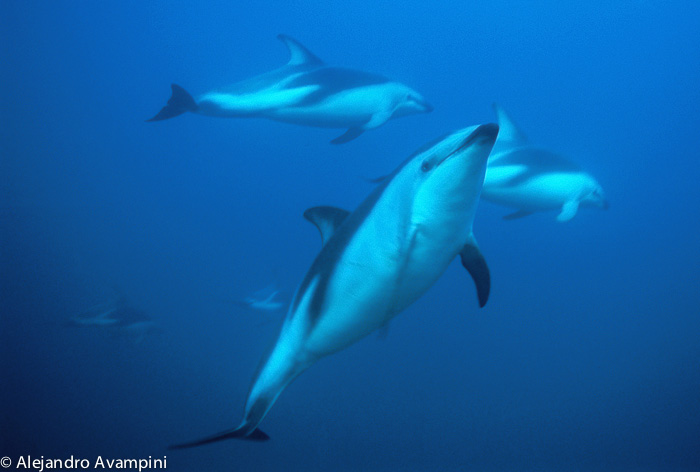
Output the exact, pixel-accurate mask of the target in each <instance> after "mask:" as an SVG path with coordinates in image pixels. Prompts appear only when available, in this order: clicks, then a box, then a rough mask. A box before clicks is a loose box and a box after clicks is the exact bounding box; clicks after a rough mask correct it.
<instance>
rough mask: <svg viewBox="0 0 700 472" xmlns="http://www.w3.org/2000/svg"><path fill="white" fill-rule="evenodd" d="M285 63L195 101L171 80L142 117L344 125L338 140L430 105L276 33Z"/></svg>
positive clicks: (397, 84)
mask: <svg viewBox="0 0 700 472" xmlns="http://www.w3.org/2000/svg"><path fill="white" fill-rule="evenodd" d="M277 37H278V38H279V39H280V40H282V42H284V44H285V45H286V46H287V48H288V49H289V53H290V56H291V57H290V59H289V62H288V63H287V64H286V65H285V66H283V67H281V68H279V69H276V70H273V71H271V72H267V73H265V74H261V75H258V76H255V77H252V78H250V79H247V80H243V81H241V82H238V83H236V84H234V85H232V86H230V87H227V88H223V89H220V90H216V91H212V92H208V93H205V94H204V95H202V96H200V97H198V98H197V99H196V100H195V99H194V98H192V96H191V95H190V94H189V93H187V92H186V91H185V89H183V88H182V87H180V86H179V85H176V84H172V96H171V97H170V100H168V104H167V105H166V106H165V107H163V109H162V110H160V111H159V112H158V114H157V115H156V116H154V117H153V118H151V119H149V120H146V121H160V120H167V119H169V118H173V117H175V116H178V115H180V114H182V113H185V112H187V111H189V112H192V113H198V114H200V115H207V116H217V117H238V118H244V117H247V118H254V117H259V118H269V119H271V120H276V121H284V122H287V123H294V124H299V125H306V126H317V127H322V128H348V129H347V131H346V132H345V133H344V134H343V135H341V136H339V137H337V138H335V139H334V140H332V141H331V142H332V143H333V144H342V143H346V142H348V141H351V140H353V139H355V138H357V137H358V136H360V135H361V134H362V133H363V132H364V131H366V130H368V129H373V128H377V127H379V126H381V125H383V124H384V123H386V122H387V121H389V120H390V119H391V118H398V117H401V116H406V115H411V114H414V113H426V112H429V111H431V110H432V106H430V104H428V102H426V101H425V99H424V98H423V97H422V96H421V95H420V94H419V93H418V92H416V91H415V90H413V89H411V88H409V87H408V86H406V85H404V84H402V83H400V82H395V81H392V80H389V79H387V78H384V77H382V76H379V75H374V74H370V73H367V72H362V71H358V70H353V69H344V68H340V67H330V66H327V65H325V64H324V63H323V62H322V61H321V60H320V59H319V58H318V57H316V56H315V55H314V54H312V53H311V52H310V51H309V50H308V49H306V48H305V47H304V46H302V45H301V44H300V43H299V42H298V41H296V40H294V39H292V38H290V37H289V36H285V35H279V36H277Z"/></svg>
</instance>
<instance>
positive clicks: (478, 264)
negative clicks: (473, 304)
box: [459, 234, 491, 308]
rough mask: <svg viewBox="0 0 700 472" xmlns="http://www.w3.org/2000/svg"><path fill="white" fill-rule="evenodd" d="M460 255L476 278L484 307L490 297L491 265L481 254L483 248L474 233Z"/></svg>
mask: <svg viewBox="0 0 700 472" xmlns="http://www.w3.org/2000/svg"><path fill="white" fill-rule="evenodd" d="M459 256H460V258H461V259H462V265H463V266H464V268H465V269H467V272H469V275H471V276H472V279H473V280H474V284H476V294H477V297H478V298H479V306H480V307H482V308H483V307H484V305H486V301H487V300H488V299H489V291H490V290H491V274H490V273H489V267H488V265H486V260H485V259H484V256H483V255H482V254H481V250H480V249H479V246H478V245H477V244H476V239H474V235H473V234H472V235H470V236H469V239H468V240H467V243H466V244H465V245H464V247H463V248H462V252H460V253H459Z"/></svg>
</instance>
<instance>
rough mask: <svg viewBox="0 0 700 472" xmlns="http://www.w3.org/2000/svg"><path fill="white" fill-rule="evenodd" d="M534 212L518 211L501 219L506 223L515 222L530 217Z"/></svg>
mask: <svg viewBox="0 0 700 472" xmlns="http://www.w3.org/2000/svg"><path fill="white" fill-rule="evenodd" d="M533 213H534V212H532V211H527V210H518V211H516V212H515V213H509V214H507V215H506V216H504V217H503V219H504V220H506V221H511V220H517V219H518V218H524V217H526V216H530V215H532V214H533Z"/></svg>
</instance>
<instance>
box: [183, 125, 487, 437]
mask: <svg viewBox="0 0 700 472" xmlns="http://www.w3.org/2000/svg"><path fill="white" fill-rule="evenodd" d="M497 133H498V127H497V126H496V125H493V124H489V125H481V126H473V127H470V128H466V129H462V130H459V131H456V132H454V133H451V134H449V135H448V136H446V137H443V138H441V139H439V140H437V141H434V142H432V143H430V144H428V145H426V146H424V147H423V148H421V149H420V150H418V151H417V152H416V153H415V154H413V155H412V156H411V157H410V158H409V159H408V160H407V161H405V162H404V163H403V164H402V165H401V166H399V167H398V168H397V169H396V170H395V171H394V173H393V174H392V175H391V176H390V177H388V178H387V179H385V180H384V181H383V182H382V183H381V184H380V185H378V186H377V188H376V189H375V190H374V191H373V192H372V193H371V194H370V196H369V197H368V198H367V199H366V200H365V201H364V202H362V203H361V204H360V206H359V207H358V208H357V209H356V210H355V211H354V212H353V213H350V212H348V211H345V210H341V209H338V208H332V207H315V208H311V209H309V210H307V211H306V212H305V213H304V216H305V217H306V219H308V220H309V221H311V222H312V223H314V224H315V225H316V227H317V228H318V230H319V231H320V233H321V238H322V242H323V248H322V249H321V252H320V253H319V254H318V256H317V257H316V259H315V260H314V262H313V264H312V265H311V268H310V269H309V271H308V272H307V274H306V276H305V277H304V279H303V281H302V282H301V285H300V286H299V288H298V289H297V292H296V294H295V296H294V299H293V301H292V303H291V306H290V308H289V311H288V312H287V316H286V318H285V320H284V324H283V325H282V329H281V331H280V334H279V337H278V339H277V342H276V344H275V345H274V346H273V348H272V350H271V351H270V352H269V353H268V355H267V356H266V357H265V358H264V361H263V362H262V363H261V364H260V368H259V370H258V372H257V374H256V375H255V377H254V380H253V384H252V386H251V388H250V391H249V393H248V399H247V400H246V407H245V414H244V418H243V421H242V422H241V424H240V425H239V426H238V427H237V428H235V429H231V430H228V431H224V432H222V433H219V434H215V435H213V436H210V437H207V438H204V439H200V440H197V441H192V442H189V443H185V444H180V445H177V446H172V447H173V448H184V447H193V446H200V445H202V444H207V443H211V442H215V441H220V440H223V439H229V438H239V439H250V440H266V439H269V437H268V436H267V434H265V433H264V432H262V431H261V430H260V429H258V425H259V424H260V422H261V421H262V420H263V418H264V417H265V415H266V414H267V412H268V411H269V410H270V408H271V407H272V405H273V403H274V402H275V401H276V400H277V397H278V396H279V395H280V393H282V391H283V390H284V389H285V387H286V386H287V385H289V383H290V382H291V381H292V380H294V379H295V378H296V377H297V376H298V375H299V374H301V373H302V372H304V371H305V370H306V369H307V368H308V367H310V366H311V365H313V364H314V363H315V362H316V361H317V360H319V359H321V358H322V357H324V356H327V355H329V354H333V353H334V352H337V351H340V350H341V349H344V348H346V347H348V346H350V345H351V344H353V343H355V342H356V341H358V340H360V339H361V338H363V337H365V336H367V335H368V334H370V333H371V332H373V331H375V330H377V329H379V328H381V327H382V326H385V325H386V323H387V322H388V321H389V320H391V318H393V317H394V316H396V315H398V314H399V313H400V312H401V311H402V310H403V309H404V308H406V307H407V306H409V305H410V304H411V303H413V302H414V301H416V300H417V299H418V298H419V297H420V296H421V295H422V294H423V293H425V291H426V290H428V288H429V287H430V286H431V285H433V283H435V281H436V280H437V279H438V278H439V277H440V275H442V273H443V272H444V271H445V269H446V268H447V266H448V265H449V264H450V262H451V261H452V260H453V259H454V258H455V257H456V256H457V255H459V256H460V257H461V260H462V265H463V266H464V267H465V268H466V269H467V270H468V271H469V273H470V274H471V276H472V278H473V279H474V282H475V283H476V288H477V296H478V299H479V305H480V306H484V305H485V304H486V300H487V299H488V295H489V288H490V277H489V271H488V267H487V265H486V261H485V260H484V258H483V256H482V255H481V251H480V250H479V247H478V246H477V244H476V240H475V239H474V235H473V233H472V223H473V221H474V214H475V212H476V207H477V203H478V201H479V193H480V192H481V185H482V182H483V180H484V172H485V170H486V160H487V159H488V155H489V152H490V151H491V148H492V146H493V143H494V142H495V140H496V134H497Z"/></svg>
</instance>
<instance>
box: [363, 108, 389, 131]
mask: <svg viewBox="0 0 700 472" xmlns="http://www.w3.org/2000/svg"><path fill="white" fill-rule="evenodd" d="M393 113H394V110H382V111H378V112H377V113H375V114H374V115H372V118H370V119H369V121H368V122H367V123H365V124H364V125H363V126H362V128H363V129H374V128H378V127H380V126H381V125H383V124H384V123H386V122H387V121H389V119H391V115H392V114H393Z"/></svg>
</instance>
